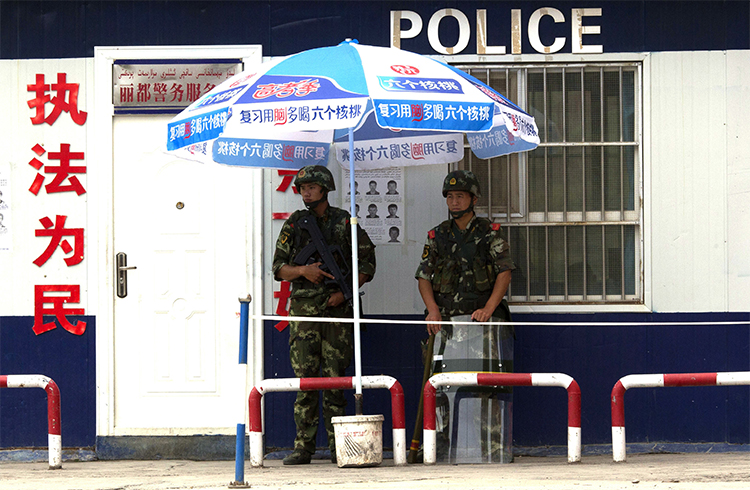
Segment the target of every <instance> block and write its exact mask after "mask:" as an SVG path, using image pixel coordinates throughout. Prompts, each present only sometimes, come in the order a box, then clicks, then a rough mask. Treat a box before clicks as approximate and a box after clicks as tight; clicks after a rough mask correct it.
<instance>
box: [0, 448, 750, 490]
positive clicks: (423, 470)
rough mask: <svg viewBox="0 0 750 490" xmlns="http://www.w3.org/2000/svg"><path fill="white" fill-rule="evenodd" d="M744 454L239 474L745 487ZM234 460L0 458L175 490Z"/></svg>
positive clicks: (323, 465)
mask: <svg viewBox="0 0 750 490" xmlns="http://www.w3.org/2000/svg"><path fill="white" fill-rule="evenodd" d="M748 462H750V453H747V452H740V453H720V454H710V453H709V454H706V453H690V454H636V455H630V456H628V460H627V462H625V463H613V462H612V456H611V455H601V456H584V457H583V460H582V462H581V463H576V464H568V463H567V460H566V458H565V457H561V456H550V457H517V458H516V459H515V461H514V462H513V463H512V464H503V465H500V464H487V465H435V466H423V465H421V464H419V465H407V466H404V467H395V466H393V462H392V460H390V459H387V460H385V461H384V462H383V464H382V465H381V466H379V467H374V468H338V467H337V466H335V465H333V464H331V463H330V462H329V461H326V460H313V463H312V464H310V465H305V466H298V467H289V466H283V465H282V464H281V461H279V460H267V461H266V462H265V466H264V468H261V469H253V468H251V467H250V466H249V465H246V467H245V480H246V481H247V482H248V483H249V484H250V485H251V488H261V489H295V488H298V489H305V490H315V489H326V490H337V489H362V490H365V489H366V490H375V489H394V490H395V489H409V490H422V489H430V490H435V489H438V488H439V489H444V488H460V489H489V488H507V489H524V490H526V489H553V490H558V489H560V490H561V489H605V490H615V489H618V490H619V489H633V490H635V489H637V490H642V489H649V490H650V489H657V490H666V489H675V490H681V489H691V490H693V489H695V490H697V489H725V488H726V489H747V488H750V465H748ZM233 480H234V462H233V461H185V460H158V461H86V462H72V461H71V462H64V463H63V468H62V469H61V470H49V469H48V465H47V463H15V462H2V463H0V489H2V490H42V489H50V490H52V489H54V490H119V489H128V490H167V489H169V490H175V489H203V490H218V489H227V488H230V483H231V482H232V481H233Z"/></svg>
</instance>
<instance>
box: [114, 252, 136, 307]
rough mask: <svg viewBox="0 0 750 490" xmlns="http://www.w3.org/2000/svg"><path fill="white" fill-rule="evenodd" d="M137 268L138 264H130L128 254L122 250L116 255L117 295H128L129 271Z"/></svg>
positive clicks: (120, 296)
mask: <svg viewBox="0 0 750 490" xmlns="http://www.w3.org/2000/svg"><path fill="white" fill-rule="evenodd" d="M134 269H136V266H134V265H132V266H128V255H127V254H125V253H123V252H120V253H118V254H117V255H115V282H116V283H117V297H118V298H124V297H125V296H127V295H128V271H132V270H134Z"/></svg>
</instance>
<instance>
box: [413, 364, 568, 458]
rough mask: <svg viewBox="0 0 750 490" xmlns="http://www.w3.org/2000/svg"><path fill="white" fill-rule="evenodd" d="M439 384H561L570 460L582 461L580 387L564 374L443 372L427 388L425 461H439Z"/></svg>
mask: <svg viewBox="0 0 750 490" xmlns="http://www.w3.org/2000/svg"><path fill="white" fill-rule="evenodd" d="M440 386H559V387H561V388H565V389H566V390H568V463H575V462H578V461H581V389H580V388H579V387H578V383H576V381H575V380H574V379H573V378H571V377H570V376H568V375H567V374H562V373H441V374H436V375H434V376H432V377H431V378H430V379H429V381H428V383H427V384H425V387H424V422H423V424H424V464H435V462H436V460H437V431H436V428H435V394H436V392H437V388H438V387H440Z"/></svg>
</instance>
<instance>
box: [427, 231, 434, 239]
mask: <svg viewBox="0 0 750 490" xmlns="http://www.w3.org/2000/svg"><path fill="white" fill-rule="evenodd" d="M427 237H428V238H429V239H430V240H434V239H435V230H430V231H428V232H427Z"/></svg>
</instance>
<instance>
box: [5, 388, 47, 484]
mask: <svg viewBox="0 0 750 490" xmlns="http://www.w3.org/2000/svg"><path fill="white" fill-rule="evenodd" d="M0 388H41V389H43V390H44V391H46V392H47V433H48V434H47V443H48V444H49V469H51V470H59V469H60V468H62V436H61V432H60V389H59V388H58V387H57V383H55V382H54V381H52V380H51V379H50V378H48V377H47V376H42V375H41V374H9V375H7V376H5V375H0Z"/></svg>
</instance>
